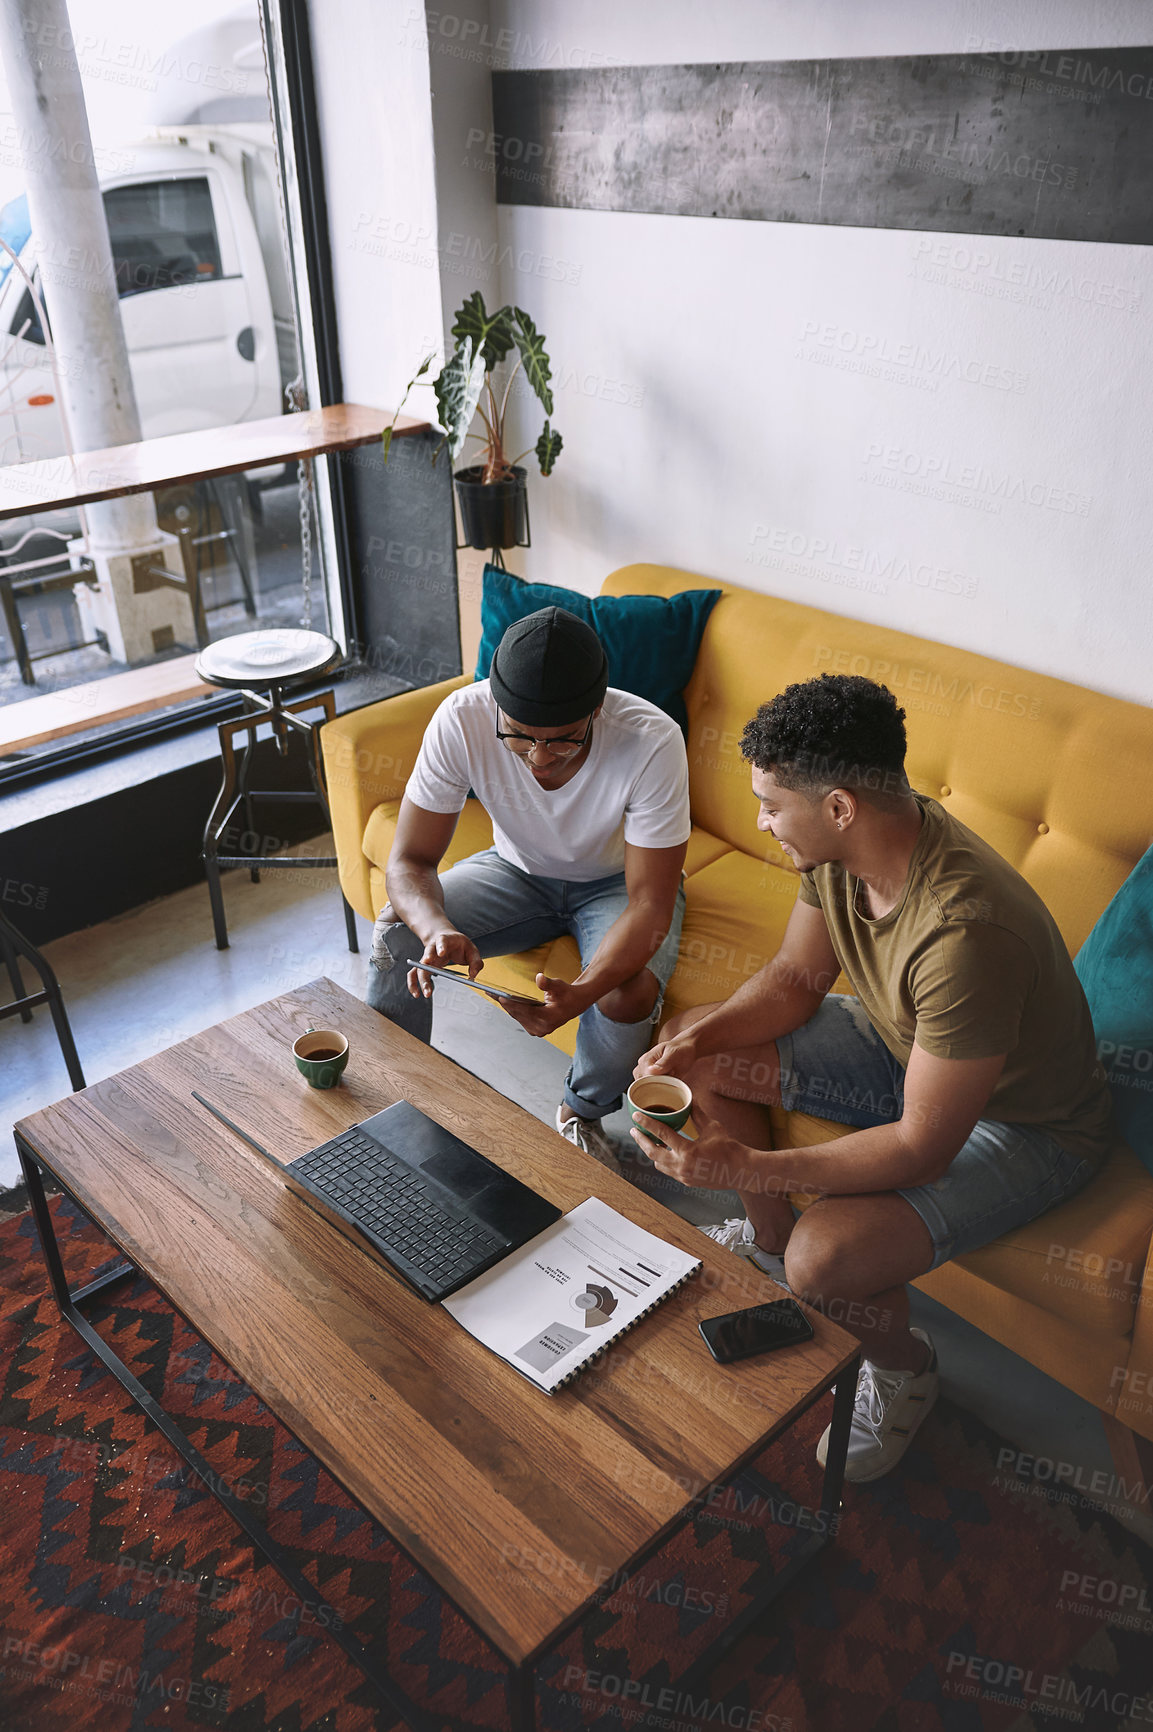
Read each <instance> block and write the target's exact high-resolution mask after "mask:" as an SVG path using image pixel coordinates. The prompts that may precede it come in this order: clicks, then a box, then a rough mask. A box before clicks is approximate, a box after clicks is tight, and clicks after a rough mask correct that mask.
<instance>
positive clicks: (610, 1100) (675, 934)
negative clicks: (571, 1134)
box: [365, 848, 685, 1119]
mask: <svg viewBox="0 0 1153 1732" xmlns="http://www.w3.org/2000/svg"><path fill="white" fill-rule="evenodd" d="M440 883H441V889H442V890H443V892H444V907H445V913H446V914H447V915H448V918H449V920H450V922H451V923H452V925H453V926H455V927H456V928H457V930H458V931H459V932H463V933H464V934H465V936H466V937H468V938H471V939H472V942H473V943H474V944H475V945H476V947H477V949H478V950H479V951H480V953H481V955H482V956H508V955H510V954H512V953H513V952H515V951H519V950H533V949H535V947H536V946H537V945H538V944H546V943H547V942H548V941H549V940H550V939H552V938H560V937H561V936H563V935H564V934H565V933H569V934H571V936H572V937H573V938H575V939H576V941H577V945H578V948H579V950H580V958H581V967H582V968H587V966H588V964H589V963H590V962H591V960H592V957H593V953H594V951H595V950H596V948H597V946H598V945H599V944H600V942H601V940H602V939H603V937H604V935H605V933H606V932H607V931H608V929H609V927H610V926H612V925H613V923H614V922H615V921H616V920H618V919H619V918H620V916H621V915H622V914H623V913H624V911H625V909H626V908H627V907H628V900H629V898H628V891H627V889H626V887H625V875H624V873H623V872H614V873H613V874H612V876H611V877H609V878H595V879H593V880H592V881H591V882H589V883H578V882H576V881H574V880H572V879H565V878H534V877H531V876H530V875H529V874H528V873H527V872H522V871H521V870H520V868H519V866H512V865H510V864H509V862H508V861H507V860H502V859H501V857H500V855H499V854H498V853H497V852H496V849H495V848H489V849H487V850H486V852H485V853H483V854H473V855H471V856H470V857H469V859H467V860H461V861H459V862H458V864H457V865H455V866H452V867H450V868H449V870H448V871H447V872H445V873H444V874H443V875H442V877H441V880H440ZM684 913H685V893H684V888H683V886H682V888H681V889H679V890H678V891H677V900H676V906H675V908H674V910H673V918H672V924H671V925H670V927H669V930H668V932H667V934H666V936H665V937H664V939H663V940H662V942H661V946H660V948H659V950H658V951H657V953H656V955H655V956H653V957H652V958H651V959H650V961H649V962H648V964H647V967H648V968H649V970H650V972H651V973H652V974H654V975H655V976H656V978H657V981H658V983H659V991H658V992H657V1001H656V1004H655V1005H654V1006H653V1010H652V1014H651V1015H650V1016H646V1017H644V1018H642V1020H641V1021H640V1022H614V1021H613V1020H612V1018H611V1017H607V1016H605V1015H604V1014H603V1013H602V1012H601V1010H600V1007H599V1006H598V1005H595V1004H593V1005H590V1006H589V1008H588V1010H586V1011H585V1012H584V1014H583V1015H582V1017H581V1019H580V1023H579V1025H578V1028H577V1039H576V1051H575V1053H574V1055H573V1062H572V1068H571V1069H570V1071H569V1073H568V1077H567V1080H566V1082H565V1090H564V1100H565V1104H566V1105H567V1106H568V1107H570V1108H571V1110H572V1111H573V1112H574V1113H577V1114H579V1116H580V1117H581V1118H582V1119H599V1118H602V1117H603V1116H604V1114H605V1113H611V1112H615V1111H616V1109H617V1108H618V1107H619V1106H620V1104H621V1097H622V1095H623V1094H624V1091H625V1089H627V1088H628V1086H629V1083H630V1082H631V1081H632V1078H633V1069H634V1066H635V1065H636V1062H637V1060H638V1059H639V1058H640V1056H641V1054H642V1053H643V1052H647V1050H648V1049H649V1047H650V1046H652V1044H653V1039H654V1030H655V1028H656V1025H657V1023H658V1021H659V1019H660V1014H661V1006H662V1003H663V1001H664V994H665V987H666V986H667V985H668V979H669V975H670V974H671V973H672V971H673V967H674V965H675V963H676V960H677V946H678V945H679V943H680V937H681V922H682V921H683V919H684ZM423 953H424V946H423V944H422V943H421V942H420V939H419V938H417V937H416V935H415V933H413V932H411V931H410V930H409V928H408V927H407V926H405V925H404V924H403V923H402V922H400V921H387V922H386V921H385V919H384V916H383V915H381V916H380V918H379V919H378V920H377V922H376V925H375V927H374V928H373V933H372V954H371V960H370V962H369V969H368V990H367V992H366V993H365V998H366V1000H367V1002H368V1004H369V1005H371V1007H372V1009H373V1010H378V1011H380V1013H381V1015H382V1016H387V1017H388V1018H389V1020H390V1021H391V1022H395V1023H396V1024H397V1025H398V1026H399V1027H400V1028H403V1029H406V1030H407V1031H408V1033H409V1034H413V1035H415V1036H416V1038H417V1039H418V1040H423V1041H426V1042H427V1041H428V1040H429V1039H430V1038H431V1036H432V1001H431V999H427V998H414V997H413V996H412V994H411V993H410V992H409V990H408V983H407V979H406V975H407V972H408V969H409V968H410V967H411V965H412V964H413V963H414V962H415V961H416V960H417V958H418V957H419V956H421V955H423ZM448 990H449V991H450V992H452V991H453V990H454V988H452V987H451V986H450V987H449V988H448Z"/></svg>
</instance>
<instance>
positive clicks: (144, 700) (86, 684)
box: [0, 403, 429, 756]
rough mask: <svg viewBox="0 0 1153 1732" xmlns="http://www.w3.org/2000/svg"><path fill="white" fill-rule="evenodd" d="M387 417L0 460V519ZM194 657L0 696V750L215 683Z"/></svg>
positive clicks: (343, 416) (230, 462)
mask: <svg viewBox="0 0 1153 1732" xmlns="http://www.w3.org/2000/svg"><path fill="white" fill-rule="evenodd" d="M391 420H392V414H391V412H390V411H389V410H387V409H370V408H366V407H365V406H364V404H362V403H334V404H332V405H330V406H329V407H328V408H326V409H302V410H299V411H297V412H296V413H294V414H291V415H272V416H269V417H268V418H267V419H265V420H263V421H238V422H237V423H236V424H235V425H233V426H229V427H208V428H202V429H200V430H199V431H198V432H195V433H171V434H169V435H168V436H167V437H166V438H163V439H145V440H142V441H140V442H139V443H137V444H133V445H111V446H108V447H106V448H105V449H104V450H102V451H82V452H80V453H78V454H77V456H76V457H74V458H72V457H45V458H42V459H40V460H38V461H36V462H34V463H17V464H12V465H10V466H9V467H7V468H0V521H3V520H4V519H5V518H10V517H25V516H28V515H29V514H30V513H32V512H35V511H53V510H57V509H59V508H60V507H63V506H68V505H90V504H92V503H94V502H95V501H97V500H100V499H118V498H120V497H122V496H123V495H124V494H127V493H148V492H151V490H152V489H153V488H155V487H166V486H170V485H172V484H174V483H178V482H184V481H202V480H205V479H206V478H208V477H209V476H213V475H234V474H236V472H237V471H238V470H241V469H260V468H262V467H263V466H264V465H265V464H270V463H285V462H289V461H291V460H292V459H293V458H297V457H320V456H323V455H324V454H325V453H326V452H329V451H351V450H354V449H355V448H356V447H357V446H360V445H371V444H372V443H373V441H374V440H377V439H379V438H380V436H381V434H382V433H383V432H384V429H385V428H386V427H387V426H388V424H389V422H390V421H391ZM428 425H429V423H428V422H427V421H419V420H417V419H416V418H415V417H414V416H412V415H399V416H397V420H396V426H395V428H394V430H393V438H394V439H404V438H408V437H411V436H412V435H413V434H415V433H423V432H425V431H426V430H427V428H428ZM195 661H196V657H195V655H188V656H180V657H178V658H177V659H175V660H173V661H166V662H158V663H156V664H155V665H153V666H151V667H145V668H133V669H130V670H129V671H128V672H127V673H123V674H111V675H109V676H107V677H106V678H104V679H95V680H86V681H83V682H81V683H79V684H77V685H74V686H69V687H67V688H66V690H64V691H60V692H46V693H44V694H43V695H41V696H39V697H34V698H26V699H24V700H23V701H22V702H17V703H12V704H6V705H3V706H0V756H3V755H5V754H8V753H12V752H17V751H21V750H24V749H26V748H28V747H30V746H41V745H44V744H46V743H47V742H48V741H50V740H59V739H63V738H65V737H66V736H67V735H68V734H77V733H82V732H83V731H84V730H85V729H86V728H94V727H98V726H99V725H100V724H102V723H104V722H117V721H123V720H124V719H125V718H126V717H128V716H137V715H142V714H143V713H144V712H145V711H147V710H158V709H163V708H165V707H166V706H167V705H169V704H179V703H185V702H189V701H191V700H192V699H194V698H201V697H205V696H208V695H210V694H212V693H218V692H219V687H217V686H210V685H206V684H205V683H204V681H203V680H199V679H197V677H196V674H195V672H194V664H195Z"/></svg>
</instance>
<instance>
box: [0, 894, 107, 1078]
mask: <svg viewBox="0 0 1153 1732" xmlns="http://www.w3.org/2000/svg"><path fill="white" fill-rule="evenodd" d="M0 956H2V957H3V958H4V966H5V967H6V968H7V970H8V978H9V980H10V981H11V982H12V990H13V992H14V993H15V994H16V997H15V998H14V999H13V1001H12V1003H11V1004H4V1005H0V1021H2V1020H3V1019H4V1017H6V1016H16V1015H17V1013H19V1016H20V1020H21V1022H31V1021H32V1012H33V1009H34V1008H35V1006H36V1005H38V1004H46V1005H47V1006H48V1008H49V1010H50V1011H51V1012H52V1021H53V1023H54V1024H55V1025H56V1038H57V1040H58V1041H59V1042H60V1051H61V1053H62V1054H63V1057H64V1063H65V1064H66V1065H67V1066H68V1080H69V1082H70V1083H71V1084H72V1087H73V1089H82V1088H84V1087H85V1086H86V1085H85V1082H84V1072H83V1071H82V1070H81V1068H80V1060H79V1058H78V1056H77V1053H76V1043H75V1041H74V1040H73V1039H72V1029H71V1027H70V1026H69V1023H68V1014H67V1012H66V1011H65V1009H64V997H63V994H62V993H61V991H60V982H59V981H58V980H57V978H56V974H55V971H54V970H53V968H52V965H51V964H50V963H49V962H46V961H45V959H44V957H43V956H41V954H40V952H39V951H38V950H37V948H36V946H35V945H34V944H31V943H29V941H28V939H27V938H25V936H24V934H23V933H22V932H19V931H17V929H16V927H15V926H13V924H12V922H11V921H10V920H9V919H8V916H7V915H6V914H4V913H2V912H0ZM21 956H23V957H24V958H25V960H26V961H28V962H30V963H31V964H32V966H33V968H34V969H35V970H36V972H37V974H38V975H39V976H40V979H41V981H42V982H43V985H42V986H41V989H40V991H39V992H25V991H24V981H23V979H22V978H21V974H20V961H19V959H20V957H21Z"/></svg>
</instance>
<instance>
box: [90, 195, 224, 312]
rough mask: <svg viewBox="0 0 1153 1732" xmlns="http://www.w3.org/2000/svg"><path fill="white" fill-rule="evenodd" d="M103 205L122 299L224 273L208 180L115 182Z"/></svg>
mask: <svg viewBox="0 0 1153 1732" xmlns="http://www.w3.org/2000/svg"><path fill="white" fill-rule="evenodd" d="M104 210H105V214H106V215H107V217H108V234H109V237H110V239H111V241H112V261H113V264H114V265H115V267H116V287H117V290H118V292H119V294H120V298H121V300H123V299H124V297H125V296H126V295H140V294H145V293H147V292H148V290H150V289H171V288H176V287H177V286H180V285H184V284H188V283H206V282H212V281H213V280H215V279H216V278H218V277H220V276H221V275H222V274H223V273H222V271H221V268H220V244H219V242H218V241H217V238H216V223H215V221H214V219H213V215H212V194H211V192H210V190H209V186H208V181H207V179H201V178H196V179H191V178H190V179H187V180H185V179H179V180H152V181H146V182H143V183H141V184H140V185H138V186H117V187H113V188H111V190H110V191H108V192H106V193H105V194H104Z"/></svg>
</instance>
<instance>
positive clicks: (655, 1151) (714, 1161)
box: [632, 1043, 761, 1191]
mask: <svg viewBox="0 0 1153 1732" xmlns="http://www.w3.org/2000/svg"><path fill="white" fill-rule="evenodd" d="M670 1044H671V1043H670ZM654 1050H659V1049H654ZM663 1074H664V1075H665V1076H668V1075H669V1074H670V1073H669V1072H668V1071H665V1072H664V1073H663ZM692 1122H693V1125H694V1127H695V1129H696V1133H697V1137H696V1141H695V1142H694V1141H693V1139H692V1138H691V1137H686V1136H684V1135H683V1133H682V1132H680V1131H673V1130H670V1129H669V1127H668V1125H662V1124H661V1122H660V1120H659V1119H650V1118H649V1116H648V1114H647V1113H642V1114H641V1116H640V1118H639V1119H638V1120H637V1121H636V1122H635V1123H634V1125H633V1128H632V1137H633V1141H634V1142H635V1143H636V1145H637V1147H638V1148H640V1149H642V1150H643V1151H644V1153H645V1154H646V1155H648V1157H649V1158H650V1160H652V1161H654V1162H655V1164H656V1166H657V1168H658V1170H659V1171H660V1172H662V1173H664V1174H666V1175H667V1177H668V1178H670V1179H676V1180H678V1181H679V1183H680V1184H682V1185H699V1186H703V1187H704V1188H705V1189H706V1190H711V1191H716V1190H726V1191H727V1190H732V1189H733V1174H734V1173H736V1172H738V1171H740V1170H742V1169H744V1170H745V1171H746V1172H747V1170H748V1168H749V1165H750V1162H751V1161H752V1160H753V1159H755V1157H756V1156H757V1155H758V1154H759V1153H761V1151H760V1150H757V1149H748V1148H746V1147H745V1145H744V1143H739V1142H738V1141H737V1139H736V1137H731V1136H730V1135H729V1133H728V1131H726V1130H724V1129H723V1127H722V1126H721V1123H720V1121H719V1119H714V1118H713V1117H712V1116H711V1115H710V1114H709V1113H706V1112H705V1111H704V1109H703V1107H699V1106H697V1104H696V1103H695V1102H694V1103H693V1109H692ZM645 1131H648V1133H649V1135H648V1136H645V1134H644V1133H645ZM658 1137H659V1139H660V1142H656V1141H654V1140H653V1139H654V1138H658ZM661 1143H663V1144H664V1145H665V1146H664V1148H662V1147H661V1146H660V1145H661Z"/></svg>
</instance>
